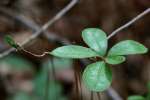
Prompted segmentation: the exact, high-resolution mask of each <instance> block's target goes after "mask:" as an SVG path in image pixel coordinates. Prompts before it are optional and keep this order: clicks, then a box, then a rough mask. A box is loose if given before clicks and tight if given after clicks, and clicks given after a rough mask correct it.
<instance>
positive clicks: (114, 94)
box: [107, 87, 123, 100]
mask: <svg viewBox="0 0 150 100" xmlns="http://www.w3.org/2000/svg"><path fill="white" fill-rule="evenodd" d="M107 93H108V94H109V95H110V97H111V98H112V100H123V99H122V98H121V97H120V95H119V94H118V93H117V92H116V91H115V90H114V89H113V88H112V87H110V88H109V89H108V91H107Z"/></svg>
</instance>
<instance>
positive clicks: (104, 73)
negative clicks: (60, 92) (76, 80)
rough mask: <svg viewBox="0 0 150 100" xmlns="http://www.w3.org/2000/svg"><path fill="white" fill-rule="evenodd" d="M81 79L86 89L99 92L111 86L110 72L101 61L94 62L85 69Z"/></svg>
mask: <svg viewBox="0 0 150 100" xmlns="http://www.w3.org/2000/svg"><path fill="white" fill-rule="evenodd" d="M82 79H83V82H84V84H85V86H86V87H87V88H88V89H90V90H91V91H96V92H101V91H104V90H106V89H108V87H109V86H110V85H111V82H112V72H111V70H110V68H109V67H108V66H106V64H105V63H104V62H103V61H102V62H96V63H93V64H90V65H88V66H87V67H86V69H85V70H84V72H83V76H82Z"/></svg>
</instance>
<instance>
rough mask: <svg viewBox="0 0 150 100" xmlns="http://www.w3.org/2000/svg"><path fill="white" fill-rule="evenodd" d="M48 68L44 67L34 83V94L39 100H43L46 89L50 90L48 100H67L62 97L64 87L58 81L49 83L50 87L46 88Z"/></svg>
mask: <svg viewBox="0 0 150 100" xmlns="http://www.w3.org/2000/svg"><path fill="white" fill-rule="evenodd" d="M47 67H48V66H43V67H42V70H41V71H40V72H39V73H38V75H37V76H36V78H35V79H34V81H33V85H34V92H35V95H36V96H37V97H38V100H43V98H44V96H45V89H46V88H48V91H49V92H48V93H49V94H48V100H56V98H57V100H67V99H66V98H65V97H64V96H63V95H62V86H61V84H59V83H58V82H57V81H54V80H50V82H49V87H47V86H46V84H47V77H48V73H47V70H48V69H47Z"/></svg>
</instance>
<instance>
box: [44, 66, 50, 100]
mask: <svg viewBox="0 0 150 100" xmlns="http://www.w3.org/2000/svg"><path fill="white" fill-rule="evenodd" d="M46 71H47V72H46V73H47V78H46V80H45V81H46V85H45V96H44V100H48V98H49V84H50V76H49V73H50V70H49V66H46Z"/></svg>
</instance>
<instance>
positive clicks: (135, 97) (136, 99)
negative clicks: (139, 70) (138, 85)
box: [128, 95, 146, 100]
mask: <svg viewBox="0 0 150 100" xmlns="http://www.w3.org/2000/svg"><path fill="white" fill-rule="evenodd" d="M128 100H146V99H145V98H144V97H143V96H140V95H133V96H129V97H128Z"/></svg>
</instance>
